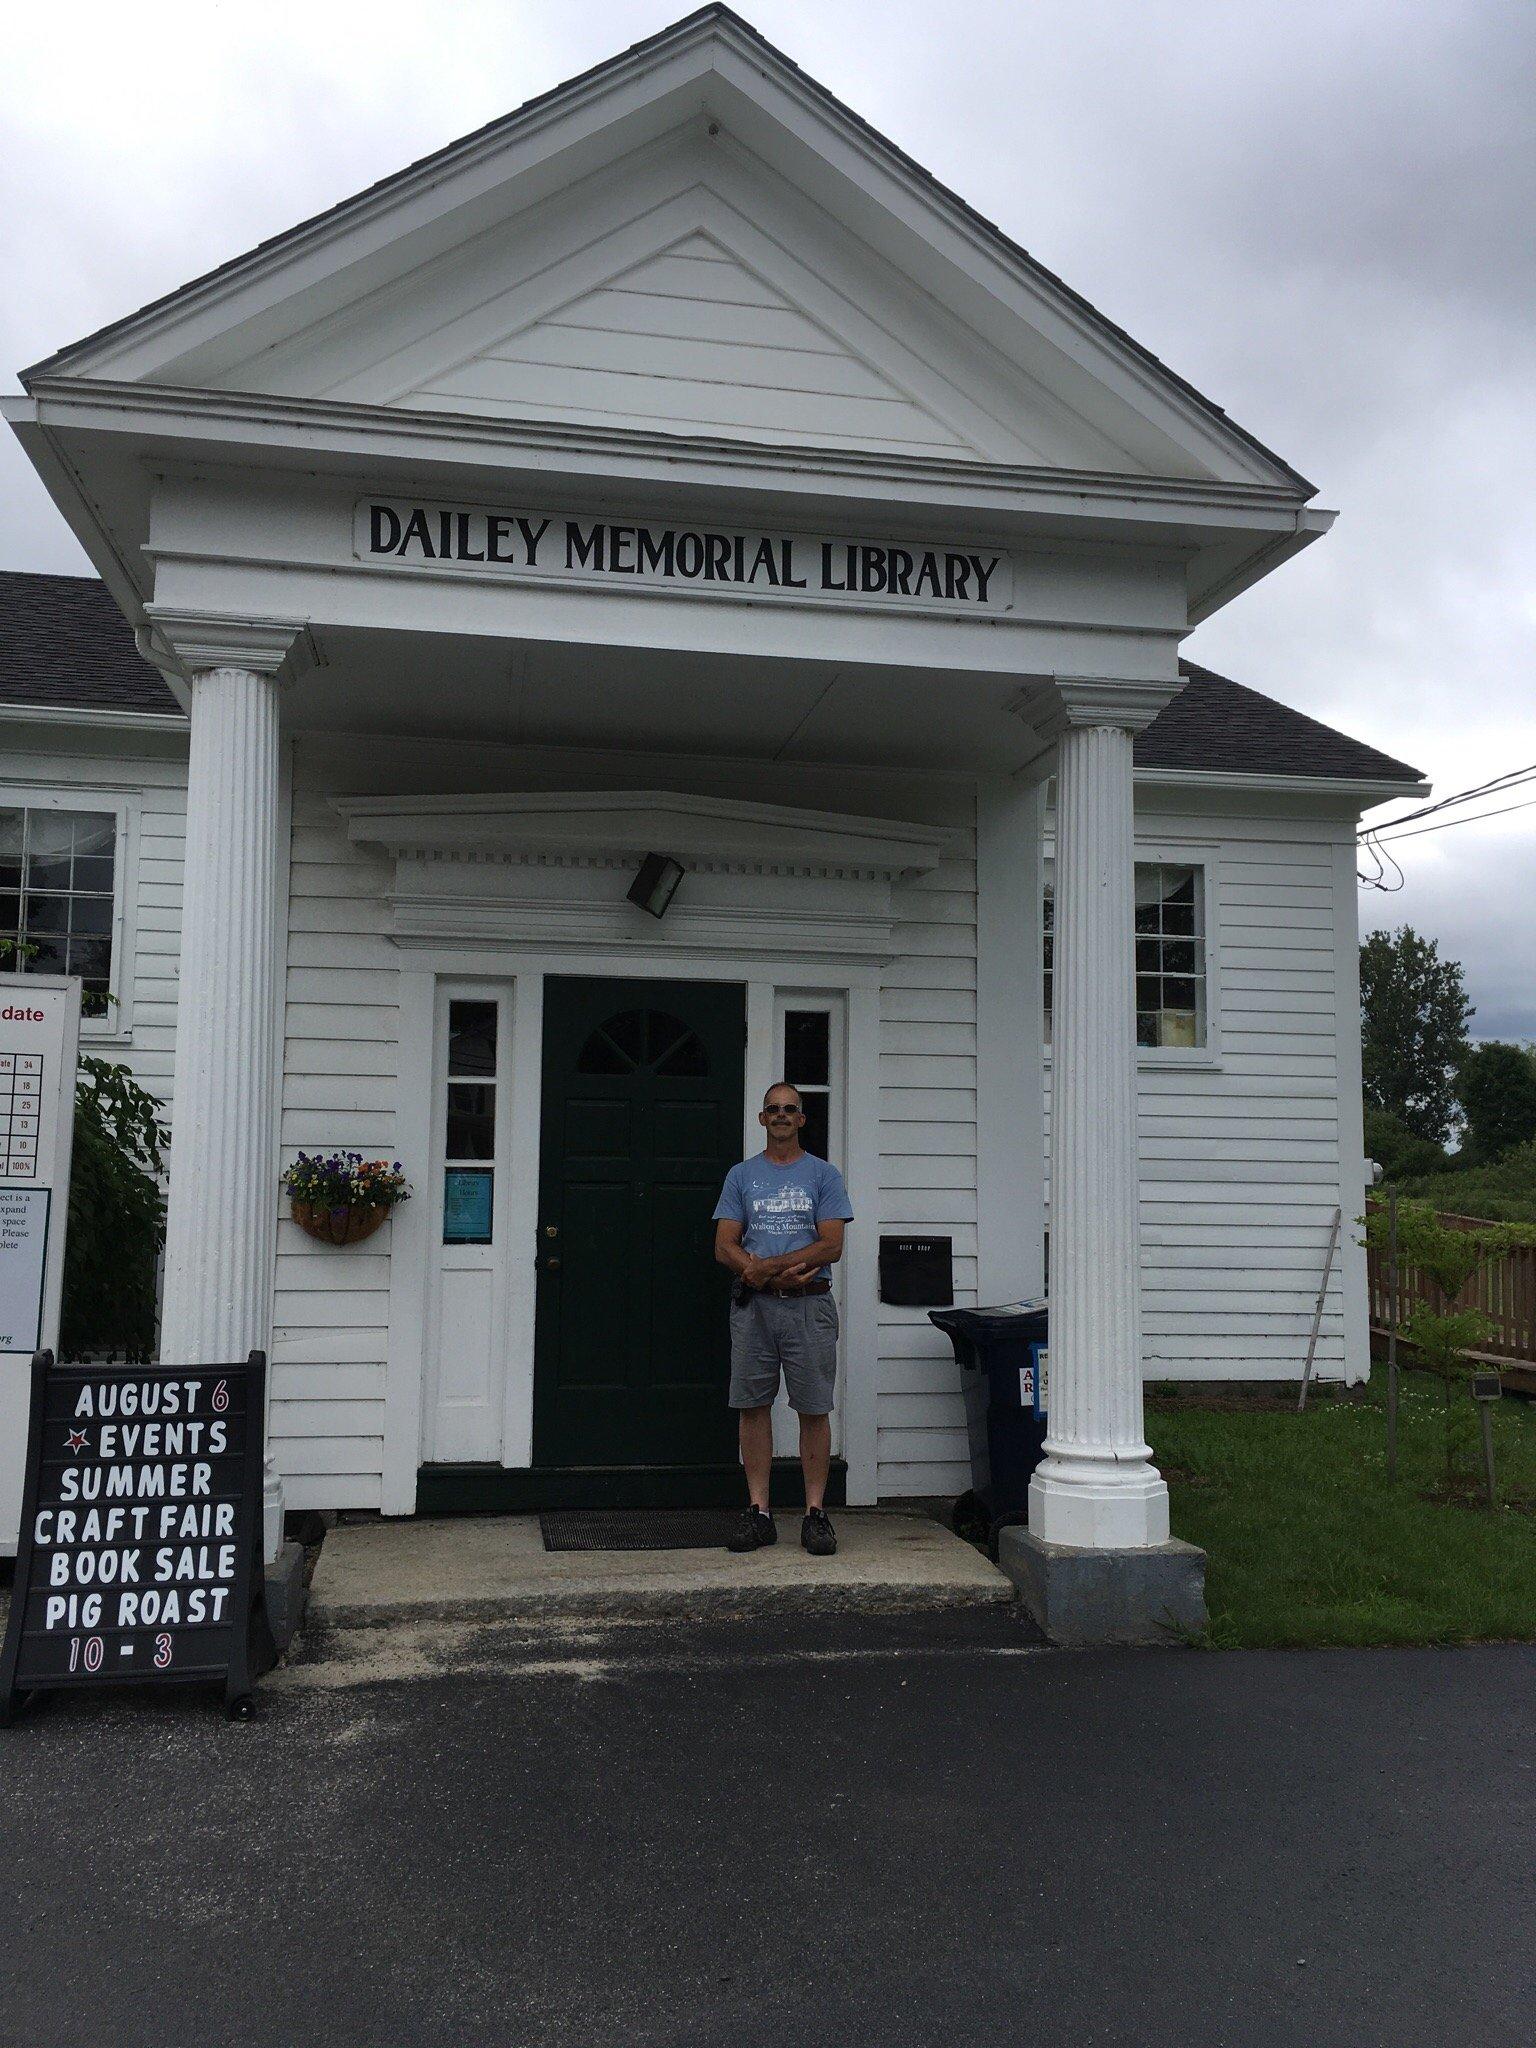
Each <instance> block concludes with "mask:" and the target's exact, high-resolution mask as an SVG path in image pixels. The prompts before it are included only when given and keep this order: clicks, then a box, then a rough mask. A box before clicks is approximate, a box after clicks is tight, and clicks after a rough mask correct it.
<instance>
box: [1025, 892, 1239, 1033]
mask: <svg viewBox="0 0 1536 2048" xmlns="http://www.w3.org/2000/svg"><path fill="white" fill-rule="evenodd" d="M1055 912H1056V884H1055V878H1054V875H1053V874H1052V873H1051V872H1050V866H1049V863H1047V872H1046V882H1045V903H1044V916H1043V926H1044V944H1045V960H1044V967H1045V1042H1046V1044H1047V1045H1049V1044H1050V1042H1051V1002H1052V979H1053V974H1054V969H1055ZM1135 947H1136V956H1135V962H1134V966H1133V970H1132V971H1133V972H1134V975H1135V982H1136V1043H1137V1046H1138V1048H1139V1049H1140V1050H1142V1051H1143V1052H1149V1051H1197V1050H1200V1049H1202V1048H1204V1046H1205V1045H1206V1043H1207V1037H1208V1031H1207V1015H1208V1008H1209V1005H1208V1001H1207V994H1208V989H1207V972H1208V968H1207V953H1206V916H1205V870H1204V867H1203V866H1202V865H1201V864H1200V863H1198V862H1179V861H1138V862H1137V863H1136V937H1135Z"/></svg>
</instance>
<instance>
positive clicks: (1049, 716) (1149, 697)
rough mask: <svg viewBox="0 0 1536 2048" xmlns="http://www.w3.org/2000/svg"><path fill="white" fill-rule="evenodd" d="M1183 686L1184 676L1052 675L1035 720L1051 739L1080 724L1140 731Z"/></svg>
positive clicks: (1052, 740)
mask: <svg viewBox="0 0 1536 2048" xmlns="http://www.w3.org/2000/svg"><path fill="white" fill-rule="evenodd" d="M1183 687H1184V679H1183V677H1182V676H1178V677H1174V678H1173V679H1172V680H1170V681H1167V682H1162V681H1158V682H1146V681H1142V680H1139V679H1133V678H1130V677H1126V676H1068V675H1053V676H1052V677H1051V682H1050V691H1049V697H1048V702H1047V704H1046V706H1045V707H1044V710H1043V712H1042V714H1041V716H1040V717H1039V718H1038V719H1036V720H1035V721H1034V724H1035V729H1036V731H1038V732H1040V733H1041V734H1042V736H1045V735H1048V736H1049V740H1050V742H1051V743H1054V742H1055V741H1057V740H1059V739H1060V738H1061V736H1062V734H1063V733H1064V732H1070V731H1072V730H1073V728H1074V727H1078V726H1094V725H1098V726H1110V727H1113V728H1115V729H1116V730H1117V731H1120V732H1130V733H1137V732H1141V731H1143V730H1144V729H1145V728H1146V727H1147V726H1149V725H1150V724H1151V723H1152V721H1153V719H1154V718H1156V716H1157V714H1158V713H1159V712H1160V711H1161V710H1162V709H1163V708H1164V707H1165V706H1166V705H1168V704H1171V703H1172V702H1173V699H1174V698H1175V697H1177V695H1178V694H1179V692H1180V690H1182V689H1183Z"/></svg>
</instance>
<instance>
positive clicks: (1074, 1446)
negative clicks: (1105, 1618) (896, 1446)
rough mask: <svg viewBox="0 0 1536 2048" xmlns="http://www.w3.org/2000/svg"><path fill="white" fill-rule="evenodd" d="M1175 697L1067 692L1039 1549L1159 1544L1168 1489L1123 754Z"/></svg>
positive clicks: (1036, 1530) (1037, 1480)
mask: <svg viewBox="0 0 1536 2048" xmlns="http://www.w3.org/2000/svg"><path fill="white" fill-rule="evenodd" d="M1171 694H1172V691H1171V690H1164V691H1162V692H1161V693H1160V696H1159V697H1158V698H1157V700H1156V702H1154V703H1153V705H1152V706H1151V707H1150V708H1149V707H1148V706H1147V705H1145V704H1143V703H1142V702H1141V701H1140V698H1139V695H1138V693H1137V692H1136V691H1135V690H1134V689H1133V690H1132V692H1131V695H1130V698H1129V701H1127V702H1123V703H1120V704H1118V705H1117V703H1116V702H1115V701H1114V700H1113V698H1110V699H1109V701H1101V698H1100V697H1099V695H1097V694H1096V693H1095V692H1094V691H1093V690H1090V689H1088V688H1087V687H1086V686H1085V687H1084V688H1083V689H1082V690H1081V691H1067V692H1064V693H1063V697H1064V721H1065V729H1064V730H1063V731H1062V734H1061V738H1060V746H1059V756H1058V763H1057V784H1056V787H1057V796H1056V914H1055V942H1054V948H1053V975H1052V1008H1051V1276H1050V1300H1051V1347H1050V1350H1051V1367H1050V1397H1049V1407H1050V1419H1049V1425H1048V1427H1049V1434H1048V1436H1047V1438H1046V1444H1045V1457H1044V1459H1043V1460H1042V1462H1041V1463H1040V1465H1039V1466H1038V1467H1037V1469H1036V1472H1035V1476H1034V1479H1033V1481H1032V1483H1031V1486H1030V1493H1029V1526H1030V1530H1031V1533H1032V1534H1033V1535H1035V1536H1037V1537H1038V1538H1039V1539H1040V1540H1041V1541H1042V1542H1045V1543H1058V1544H1067V1545H1071V1546H1073V1547H1076V1548H1080V1549H1091V1550H1137V1549H1145V1548H1147V1547H1148V1546H1150V1545H1152V1544H1157V1543H1165V1542H1166V1541H1167V1540H1168V1489H1167V1487H1166V1486H1165V1485H1164V1483H1163V1480H1162V1479H1161V1478H1160V1476H1159V1475H1158V1472H1157V1470H1156V1468H1155V1467H1154V1466H1153V1464H1152V1454H1151V1451H1150V1449H1149V1447H1148V1445H1147V1444H1146V1442H1145V1441H1144V1440H1143V1436H1142V1392H1141V1273H1140V1253H1139V1245H1138V1225H1137V1200H1138V1187H1137V1164H1136V1000H1135V957H1136V956H1135V907H1134V906H1135V828H1134V812H1133V802H1132V746H1133V743H1134V735H1135V729H1136V727H1137V726H1139V725H1142V724H1144V723H1146V722H1147V718H1148V717H1149V716H1151V715H1153V712H1154V711H1155V708H1156V705H1157V703H1158V702H1161V701H1164V700H1166V697H1167V696H1169V695H1171ZM1106 695H1107V693H1106ZM1121 695H1122V696H1123V695H1124V693H1123V692H1122V693H1121ZM1117 710H1118V714H1119V720H1120V721H1123V722H1117V721H1116V712H1117Z"/></svg>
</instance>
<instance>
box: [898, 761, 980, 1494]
mask: <svg viewBox="0 0 1536 2048" xmlns="http://www.w3.org/2000/svg"><path fill="white" fill-rule="evenodd" d="M950 804H951V808H949V809H948V810H936V811H935V813H934V817H935V820H936V821H937V822H941V823H945V824H947V825H949V826H950V827H951V828H952V829H953V830H954V831H955V833H956V837H957V839H961V838H962V835H963V840H962V844H961V845H960V846H958V847H953V848H952V849H951V850H950V852H949V854H948V855H947V856H946V858H945V859H944V860H943V861H942V862H941V863H940V864H939V866H938V867H937V868H936V869H934V870H933V871H932V872H931V873H930V874H928V875H925V876H922V877H921V878H919V879H918V880H916V881H913V882H911V883H908V884H907V885H905V886H904V887H902V888H900V889H898V890H897V891H896V895H895V907H896V910H897V913H898V919H899V921H898V923H897V925H896V931H895V939H896V944H897V946H898V947H899V949H900V950H899V951H898V952H897V954H896V957H895V958H894V959H892V960H890V961H888V962H887V963H886V964H885V966H884V967H883V968H882V970H881V984H882V986H881V994H880V1189H879V1219H878V1228H879V1230H881V1231H891V1230H912V1231H916V1232H921V1233H927V1232H933V1233H936V1234H938V1235H941V1236H945V1237H949V1238H951V1239H953V1242H954V1252H955V1267H954V1277H955V1294H956V1299H957V1300H959V1301H962V1302H972V1303H974V1301H975V1299H976V864H975V860H974V858H973V846H974V824H975V813H974V807H973V805H972V804H971V803H970V802H969V801H961V800H959V799H958V798H951V799H950ZM878 1327H879V1332H880V1359H879V1388H880V1395H879V1402H878V1407H877V1411H876V1415H877V1432H876V1447H877V1455H878V1459H879V1489H880V1492H881V1494H882V1495H891V1496H894V1495H913V1494H937V1493H945V1492H956V1491H959V1490H960V1489H961V1488H963V1487H964V1486H966V1485H968V1484H969V1464H968V1462H967V1460H968V1452H967V1448H966V1436H965V1416H964V1410H963V1408H962V1406H961V1402H960V1391H959V1389H960V1381H959V1374H958V1370H957V1368H956V1366H955V1364H954V1359H953V1354H952V1353H951V1351H950V1347H949V1340H948V1338H947V1337H945V1336H943V1335H942V1334H941V1333H940V1332H939V1331H938V1330H936V1329H935V1328H934V1327H933V1325H932V1324H931V1323H930V1322H929V1321H928V1318H927V1315H926V1314H925V1313H924V1311H923V1310H921V1309H901V1308H893V1307H889V1306H882V1308H881V1310H880V1319H879V1325H878Z"/></svg>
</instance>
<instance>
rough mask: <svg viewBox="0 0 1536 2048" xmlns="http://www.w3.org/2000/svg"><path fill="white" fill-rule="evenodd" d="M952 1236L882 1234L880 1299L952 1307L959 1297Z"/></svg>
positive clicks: (903, 1304)
mask: <svg viewBox="0 0 1536 2048" xmlns="http://www.w3.org/2000/svg"><path fill="white" fill-rule="evenodd" d="M954 1251H955V1241H954V1239H953V1238H952V1237H882V1238H881V1240H880V1299H881V1300H882V1301H884V1302H891V1303H894V1304H896V1305H897V1306H898V1307H902V1308H930V1307H931V1308H948V1307H949V1306H950V1305H951V1304H952V1303H953V1301H954V1298H955V1259H954Z"/></svg>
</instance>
